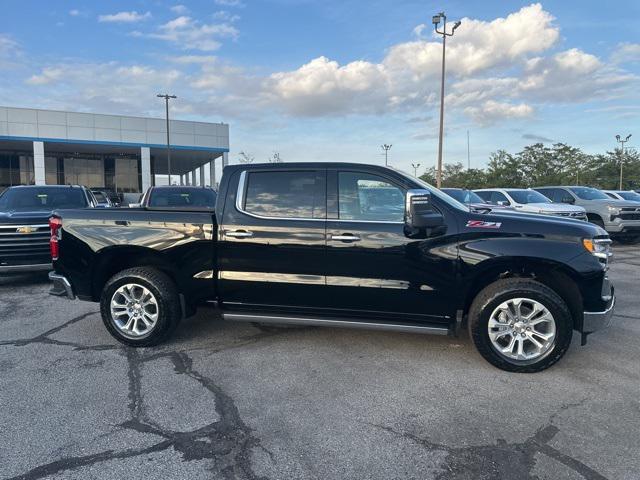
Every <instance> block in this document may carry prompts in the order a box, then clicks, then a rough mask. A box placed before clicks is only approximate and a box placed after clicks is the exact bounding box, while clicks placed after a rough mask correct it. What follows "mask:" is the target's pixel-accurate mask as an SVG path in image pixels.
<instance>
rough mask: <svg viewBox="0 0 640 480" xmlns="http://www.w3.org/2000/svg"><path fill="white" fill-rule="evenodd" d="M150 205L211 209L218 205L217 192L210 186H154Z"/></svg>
mask: <svg viewBox="0 0 640 480" xmlns="http://www.w3.org/2000/svg"><path fill="white" fill-rule="evenodd" d="M149 206H150V207H159V208H183V209H188V208H197V209H211V210H213V209H214V208H215V206H216V192H214V191H213V190H211V189H210V188H184V187H169V188H154V189H153V190H151V197H150V198H149Z"/></svg>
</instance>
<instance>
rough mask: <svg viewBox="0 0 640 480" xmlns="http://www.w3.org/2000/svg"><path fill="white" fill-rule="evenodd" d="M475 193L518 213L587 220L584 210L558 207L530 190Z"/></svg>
mask: <svg viewBox="0 0 640 480" xmlns="http://www.w3.org/2000/svg"><path fill="white" fill-rule="evenodd" d="M474 192H475V193H477V194H478V195H479V196H480V197H481V198H482V199H483V200H485V201H487V202H489V203H492V204H494V205H506V206H510V207H513V208H515V210H516V211H518V212H524V213H539V214H542V215H557V216H560V217H567V218H575V219H576V220H587V213H586V212H585V209H584V208H582V207H577V206H575V205H556V204H554V203H553V202H552V201H551V200H549V199H548V198H547V197H545V196H544V195H541V194H540V193H538V192H536V191H535V190H532V189H530V188H483V189H481V190H474Z"/></svg>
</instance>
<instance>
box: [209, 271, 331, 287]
mask: <svg viewBox="0 0 640 480" xmlns="http://www.w3.org/2000/svg"><path fill="white" fill-rule="evenodd" d="M218 278H219V279H220V280H239V281H242V282H265V283H298V284H308V285H324V284H325V277H324V276H323V275H304V274H295V273H271V272H237V271H231V270H224V271H221V272H219V274H218Z"/></svg>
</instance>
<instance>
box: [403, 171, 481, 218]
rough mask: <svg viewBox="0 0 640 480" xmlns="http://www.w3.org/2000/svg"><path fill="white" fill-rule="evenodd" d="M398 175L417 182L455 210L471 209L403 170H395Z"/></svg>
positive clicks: (466, 210)
mask: <svg viewBox="0 0 640 480" xmlns="http://www.w3.org/2000/svg"><path fill="white" fill-rule="evenodd" d="M395 171H396V172H397V173H399V174H400V175H402V176H403V177H405V178H407V179H409V180H411V181H412V182H416V183H417V184H418V185H420V188H424V189H426V190H429V192H430V193H431V194H432V195H433V196H434V197H438V198H439V199H440V200H442V201H443V202H445V203H447V204H449V205H451V206H452V207H454V208H457V209H458V210H464V211H465V212H468V211H469V207H467V206H466V205H465V204H464V203H460V202H459V201H458V200H456V199H455V198H452V197H450V196H449V195H447V194H446V193H444V192H443V191H441V190H438V189H437V188H436V187H433V186H431V185H429V184H428V183H427V182H425V181H424V180H422V179H420V178H416V177H413V176H411V175H409V174H407V173H405V172H403V171H401V170H395Z"/></svg>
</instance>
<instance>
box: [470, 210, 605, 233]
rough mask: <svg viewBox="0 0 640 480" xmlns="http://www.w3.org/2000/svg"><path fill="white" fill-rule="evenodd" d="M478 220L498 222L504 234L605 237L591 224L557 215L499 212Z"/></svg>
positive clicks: (479, 217) (485, 215)
mask: <svg viewBox="0 0 640 480" xmlns="http://www.w3.org/2000/svg"><path fill="white" fill-rule="evenodd" d="M477 216H478V220H482V221H486V222H499V223H500V230H501V231H502V232H505V233H519V234H530V235H539V234H540V233H542V232H547V233H549V234H551V235H561V236H571V237H576V238H592V237H595V236H599V235H607V232H606V231H605V230H604V229H602V228H600V227H598V226H597V225H594V224H593V223H589V222H585V221H583V220H577V219H574V218H567V217H561V216H557V215H538V214H537V213H529V212H523V211H520V212H511V211H499V212H490V213H487V214H484V215H482V214H478V215H477Z"/></svg>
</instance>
